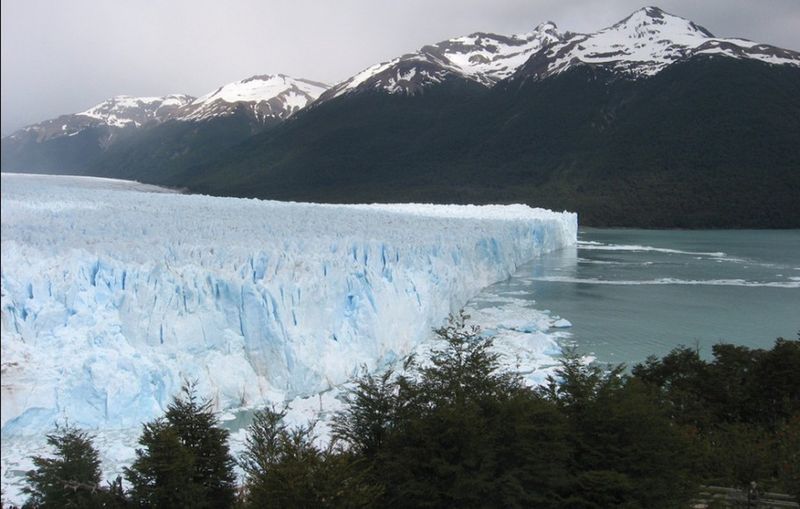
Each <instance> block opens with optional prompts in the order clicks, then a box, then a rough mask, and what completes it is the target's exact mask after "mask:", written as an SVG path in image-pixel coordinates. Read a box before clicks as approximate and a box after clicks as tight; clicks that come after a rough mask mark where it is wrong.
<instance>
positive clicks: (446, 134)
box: [180, 8, 800, 228]
mask: <svg viewBox="0 0 800 509" xmlns="http://www.w3.org/2000/svg"><path fill="white" fill-rule="evenodd" d="M543 28H544V29H543ZM533 33H537V34H540V35H539V36H537V37H532V38H531V40H536V41H539V43H538V46H537V47H538V49H534V50H532V51H531V52H530V54H529V55H528V57H527V59H526V60H525V61H524V62H523V63H521V64H520V65H519V66H518V67H517V68H516V69H513V72H511V73H510V75H508V76H506V77H499V76H496V75H495V76H496V81H492V80H490V79H483V78H480V79H469V78H468V76H476V75H479V74H478V73H472V74H470V73H467V72H465V71H464V70H463V69H464V68H457V66H455V65H454V64H452V62H454V61H461V62H463V61H465V60H466V61H469V58H466V59H464V58H462V59H461V60H459V59H448V61H447V62H445V61H444V60H443V59H438V60H437V59H435V58H434V57H433V51H429V50H424V51H423V50H421V51H420V52H418V53H416V54H412V55H406V56H404V57H400V58H399V59H396V60H393V61H391V62H390V63H387V64H382V65H381V66H376V67H374V68H371V70H368V71H364V72H362V73H359V74H358V75H356V76H354V77H353V78H350V79H349V80H346V81H345V82H343V83H342V84H339V85H336V86H334V87H333V88H332V89H331V90H330V91H328V92H327V93H326V94H323V96H322V97H321V98H320V99H319V100H318V101H317V102H316V103H314V104H313V105H312V107H311V108H308V109H307V110H305V111H303V112H301V113H300V114H298V115H297V116H296V117H295V119H294V120H293V121H292V122H288V123H284V124H282V125H280V126H278V127H277V128H276V129H274V130H271V131H269V132H265V133H262V134H259V135H256V136H254V137H252V138H250V139H248V140H247V141H245V142H244V143H242V144H239V145H237V146H236V147H235V149H234V150H231V151H229V152H226V153H223V154H219V155H218V157H216V158H215V159H213V160H212V161H211V162H208V163H206V164H200V165H197V166H193V167H191V168H187V169H186V170H185V171H184V172H183V173H182V174H181V175H180V178H181V181H182V182H183V183H184V184H186V185H188V186H189V187H190V188H191V189H195V190H197V191H202V192H207V193H215V194H225V195H239V196H252V197H269V198H275V199H285V200H309V201H325V202H361V201H363V202H374V201H378V202H396V201H425V202H428V201H431V202H459V203H467V202H475V203H490V202H502V203H508V202H523V203H527V204H535V205H538V206H546V207H551V208H556V209H569V210H576V211H578V212H579V215H580V218H581V223H582V224H586V225H598V226H607V225H619V226H647V227H695V228H696V227H766V226H770V227H798V226H800V206H799V205H798V202H797V200H796V196H797V192H798V190H800V172H798V171H797V168H800V148H799V147H800V144H798V143H797V140H798V139H800V55H798V53H797V52H793V51H789V50H782V49H779V48H774V47H771V46H768V45H764V44H757V43H753V42H750V41H744V40H742V39H721V38H716V37H714V36H713V35H712V34H711V33H710V32H709V31H708V30H706V29H704V28H702V27H700V26H698V25H696V24H694V23H692V22H690V21H687V20H685V19H683V18H680V17H678V16H673V15H670V14H667V13H665V12H663V11H661V10H660V9H656V8H644V9H641V10H639V11H636V12H634V13H633V14H632V15H631V16H629V17H627V18H626V19H624V20H622V21H621V22H619V23H617V24H615V25H613V26H611V27H609V28H606V29H604V30H601V31H599V32H597V33H595V34H571V33H569V32H559V31H558V30H557V29H556V28H555V26H553V25H552V24H549V23H548V24H545V25H540V28H539V29H537V30H536V31H534V32H533ZM478 39H481V40H483V38H479V37H477V36H475V37H472V36H471V40H474V41H476V42H477V41H478ZM521 39H522V38H520V37H517V38H516V40H521ZM494 40H500V38H499V37H495V38H494ZM443 45H444V44H443V43H440V44H439V45H434V46H431V48H436V47H439V48H441V47H442V46H443ZM468 54H469V52H467V51H465V52H464V53H463V55H468ZM476 60H477V59H476ZM421 62H423V63H424V65H428V64H429V63H431V62H435V63H437V65H438V66H439V67H437V69H438V72H439V73H443V74H442V75H444V76H447V77H449V78H448V79H446V80H445V79H443V80H439V81H436V80H433V79H429V76H430V75H432V74H431V72H429V73H428V75H425V74H423V73H422V72H421V71H422V70H423V67H422V65H423V64H422V63H421ZM415 65H416V66H417V67H413V66H415ZM404 66H405V67H404ZM412 67H413V69H416V73H415V74H414V75H413V77H414V78H417V77H421V78H420V81H417V82H416V84H414V83H412V82H410V81H408V80H406V81H405V82H403V81H397V80H396V78H397V76H398V75H399V76H407V75H410V74H411V71H412ZM429 69H432V68H429ZM509 69H510V66H509ZM504 72H508V69H506V70H504ZM444 73H448V74H444ZM480 76H492V73H484V74H482V75H480ZM392 78H395V81H394V82H392V81H391V79H392ZM422 78H425V79H422ZM398 83H408V85H407V86H405V87H401V88H396V87H395V86H393V84H394V85H397V84H398ZM412 85H413V86H412Z"/></svg>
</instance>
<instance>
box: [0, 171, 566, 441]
mask: <svg viewBox="0 0 800 509" xmlns="http://www.w3.org/2000/svg"><path fill="white" fill-rule="evenodd" d="M576 233H577V217H576V215H575V214H571V213H555V212H551V211H547V210H542V209H532V208H529V207H527V206H523V205H511V206H456V205H447V206H441V205H417V204H404V205H319V204H304V203H283V202H272V201H261V200H251V199H235V198H219V197H210V196H199V195H183V194H177V193H172V192H166V191H165V190H163V189H160V188H155V187H152V186H145V185H141V184H136V183H132V182H124V181H115V180H109V179H96V178H83V177H52V176H33V175H25V176H23V175H10V174H4V175H3V176H2V262H3V263H2V432H3V434H4V435H7V434H8V435H24V434H28V433H30V434H33V433H41V432H42V431H43V430H46V429H49V428H50V427H51V426H52V424H53V422H54V421H56V420H59V419H62V418H64V417H66V418H68V419H69V421H70V422H71V423H73V424H75V425H78V426H81V427H86V428H97V427H116V428H129V427H136V426H138V425H139V424H140V423H141V422H143V421H146V420H149V419H152V418H153V417H155V416H157V415H159V414H161V413H162V410H163V408H164V406H165V405H166V404H167V403H168V402H169V400H170V397H171V396H172V394H174V393H176V392H177V390H178V388H179V387H180V384H181V383H182V381H183V380H184V379H197V380H198V381H199V382H200V391H201V393H202V394H207V395H209V396H210V397H211V398H212V399H213V401H214V404H215V405H216V407H217V409H219V410H224V409H230V408H241V407H250V406H256V405H260V404H263V403H265V402H267V401H286V400H289V399H291V398H295V397H298V396H302V395H304V394H312V393H316V392H319V391H322V390H325V389H326V388H328V387H332V386H334V385H337V384H340V383H342V382H343V381H345V380H347V379H348V378H350V377H351V376H352V375H353V373H354V372H355V371H357V370H359V369H361V368H362V366H366V367H367V368H368V369H374V368H377V367H379V366H381V365H384V364H386V363H390V362H393V361H395V360H397V359H399V358H401V357H403V356H404V355H407V354H408V353H409V352H411V351H412V350H413V349H414V347H415V346H416V345H417V344H418V343H419V342H421V341H422V340H424V339H426V338H427V337H429V335H430V330H431V328H432V327H434V326H438V325H440V324H441V323H442V321H443V320H444V319H445V318H446V317H447V315H448V314H449V313H451V312H453V311H456V310H458V309H459V308H460V307H461V306H463V305H464V304H465V303H466V302H467V300H468V299H469V298H471V297H472V296H474V295H475V294H476V293H477V292H478V291H479V290H480V289H481V288H483V287H485V286H487V285H489V284H491V283H493V282H496V281H499V280H502V279H504V278H507V277H508V276H509V275H510V274H511V273H512V272H513V271H514V270H515V268H516V267H517V266H518V265H519V264H521V263H523V262H525V261H527V260H529V259H531V258H533V257H534V256H536V255H537V254H539V253H542V252H546V251H551V250H555V249H559V248H561V247H563V246H566V245H573V244H575V242H576Z"/></svg>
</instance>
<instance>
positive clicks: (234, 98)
mask: <svg viewBox="0 0 800 509" xmlns="http://www.w3.org/2000/svg"><path fill="white" fill-rule="evenodd" d="M326 88H327V85H324V84H321V83H317V82H313V81H309V80H304V79H295V78H292V77H289V76H285V75H282V74H278V75H261V76H252V77H250V78H247V79H244V80H241V81H237V82H234V83H228V84H226V85H223V86H221V87H219V88H217V89H216V90H214V91H213V92H210V93H208V94H205V95H203V96H201V97H198V98H194V97H191V96H188V95H169V96H164V97H130V96H117V97H114V98H112V99H109V100H106V101H103V102H102V103H100V104H98V105H96V106H94V107H92V108H90V109H88V110H86V111H83V112H81V113H76V114H72V115H63V116H61V117H58V118H56V119H52V120H47V121H45V122H42V123H40V124H36V125H33V126H29V127H26V128H24V129H21V130H19V131H17V132H15V133H13V134H12V135H10V136H8V137H7V138H4V139H3V142H2V143H3V159H2V167H3V170H4V171H8V170H14V171H45V172H50V173H73V174H75V173H77V174H90V175H91V174H97V173H98V172H104V171H107V170H105V169H104V168H105V167H107V166H108V165H117V166H115V170H114V171H116V172H117V173H118V174H119V175H125V176H127V177H128V178H139V175H138V174H137V171H138V165H139V164H140V163H141V164H145V163H146V164H147V165H148V170H150V171H152V172H153V173H154V174H158V173H159V172H160V171H161V169H162V168H161V166H163V165H166V164H170V163H171V164H176V160H178V161H177V162H180V160H181V159H182V155H186V154H189V153H191V154H192V156H193V157H192V161H194V160H197V159H198V158H199V157H200V156H201V155H202V156H205V155H207V154H208V153H209V152H215V151H217V150H221V149H222V148H224V147H228V146H230V145H232V144H235V143H237V142H239V141H242V140H244V139H245V138H247V137H249V136H251V135H252V134H254V133H257V132H259V131H261V130H262V129H264V128H266V127H269V126H272V125H275V124H276V123H279V122H281V121H283V120H285V119H287V118H289V117H290V116H291V115H293V114H294V113H296V112H297V111H298V110H299V109H301V108H303V107H305V106H306V105H307V104H308V103H309V102H311V101H313V100H315V99H316V98H317V97H319V95H320V94H321V93H322V92H323V91H324V90H325V89H326ZM159 147H162V148H163V149H164V150H161V149H159ZM195 155H196V156H197V157H194V156H195ZM159 156H163V158H166V160H160V159H159ZM126 161H127V162H126ZM131 165H136V166H137V170H131V172H128V173H126V168H127V167H128V166H131ZM153 165H156V166H153ZM159 165H161V166H159ZM144 178H146V175H144Z"/></svg>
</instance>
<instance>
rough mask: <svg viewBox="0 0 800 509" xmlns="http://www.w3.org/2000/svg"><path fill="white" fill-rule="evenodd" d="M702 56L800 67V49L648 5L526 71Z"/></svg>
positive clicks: (633, 68)
mask: <svg viewBox="0 0 800 509" xmlns="http://www.w3.org/2000/svg"><path fill="white" fill-rule="evenodd" d="M696 55H720V56H725V57H730V58H738V59H754V60H760V61H762V62H766V63H770V64H788V65H796V66H800V53H797V52H795V51H790V50H785V49H781V48H776V47H774V46H769V45H766V44H758V43H755V42H752V41H748V40H745V39H735V38H730V39H726V38H719V37H715V36H714V35H713V34H711V32H709V31H708V30H706V29H705V28H703V27H702V26H699V25H697V24H695V23H694V22H692V21H689V20H687V19H684V18H681V17H679V16H675V15H672V14H669V13H666V12H664V11H662V10H661V9H659V8H657V7H645V8H643V9H639V10H637V11H635V12H634V13H633V14H631V15H630V16H628V17H627V18H625V19H623V20H622V21H620V22H619V23H616V24H614V25H613V26H611V27H608V28H606V29H603V30H600V31H599V32H596V33H593V34H573V35H571V36H570V37H567V38H564V39H563V40H561V41H556V42H554V43H553V44H551V45H550V46H548V47H547V48H545V49H544V50H543V51H541V52H540V53H538V54H536V55H535V56H534V57H533V58H531V60H530V61H529V62H528V63H526V65H525V66H524V68H522V69H521V70H520V73H521V74H522V75H524V76H535V77H536V78H538V79H543V78H546V77H548V76H552V75H555V74H559V73H562V72H564V71H566V70H568V69H571V68H573V67H575V66H578V65H592V66H603V67H606V68H608V69H611V70H613V71H615V72H617V73H619V74H621V75H623V76H626V77H631V78H638V77H647V76H653V75H655V74H657V73H659V72H661V71H662V70H664V69H665V68H666V67H667V66H669V65H671V64H673V63H676V62H680V61H684V60H687V59H689V58H691V57H694V56H696Z"/></svg>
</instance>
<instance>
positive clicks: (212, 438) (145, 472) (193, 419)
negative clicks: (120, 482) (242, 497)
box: [125, 383, 236, 508]
mask: <svg viewBox="0 0 800 509" xmlns="http://www.w3.org/2000/svg"><path fill="white" fill-rule="evenodd" d="M181 392H182V396H181V397H178V396H176V397H175V398H173V400H172V402H171V403H170V405H169V406H168V407H167V412H166V414H165V416H164V417H163V418H160V419H156V420H155V421H153V422H151V423H147V424H145V425H144V429H143V432H142V436H141V438H140V439H139V444H140V445H142V448H141V449H137V450H136V460H135V461H134V463H133V465H132V466H131V468H126V469H125V476H126V478H127V479H128V482H130V484H131V497H132V500H133V502H134V503H135V504H136V505H138V506H141V507H152V508H161V507H164V508H167V507H174V508H184V507H185V508H206V507H207V508H225V507H231V506H232V505H233V503H234V500H235V495H236V485H235V476H234V473H233V465H234V461H233V458H232V457H231V455H230V453H229V450H228V443H227V440H228V431H227V430H225V429H222V428H220V427H219V426H218V423H217V419H216V417H215V416H214V414H213V412H212V411H211V402H210V401H201V400H199V399H198V396H197V391H196V387H195V384H193V383H186V384H184V386H183V388H182V391H181Z"/></svg>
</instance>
